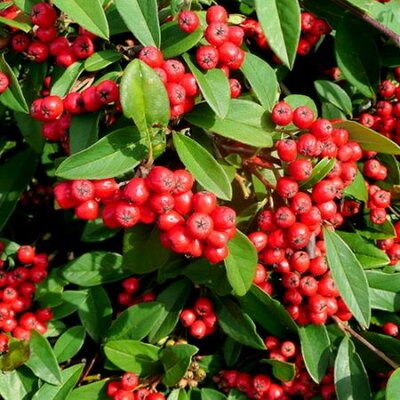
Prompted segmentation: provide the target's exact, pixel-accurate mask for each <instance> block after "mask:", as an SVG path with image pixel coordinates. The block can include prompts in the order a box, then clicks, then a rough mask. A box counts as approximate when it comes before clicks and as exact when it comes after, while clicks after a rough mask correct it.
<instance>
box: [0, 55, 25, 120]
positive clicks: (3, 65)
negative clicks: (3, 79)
mask: <svg viewBox="0 0 400 400" xmlns="http://www.w3.org/2000/svg"><path fill="white" fill-rule="evenodd" d="M0 71H1V72H3V73H4V74H6V75H7V77H8V79H9V81H10V84H9V86H8V88H7V89H6V91H5V92H3V93H2V94H1V96H0V101H1V102H2V103H3V104H4V105H5V106H6V107H8V108H11V109H12V110H14V111H16V112H21V113H25V114H28V113H29V107H28V104H26V100H25V97H24V94H23V93H22V89H21V86H20V84H19V82H18V79H17V77H16V76H15V74H14V71H13V70H12V68H11V67H10V66H9V65H8V63H7V61H6V59H5V58H4V53H2V54H1V56H0Z"/></svg>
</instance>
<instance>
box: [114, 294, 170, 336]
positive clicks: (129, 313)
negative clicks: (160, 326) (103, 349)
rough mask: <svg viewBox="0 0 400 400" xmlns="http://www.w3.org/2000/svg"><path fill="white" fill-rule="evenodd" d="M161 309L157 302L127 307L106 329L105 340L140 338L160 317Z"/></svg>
mask: <svg viewBox="0 0 400 400" xmlns="http://www.w3.org/2000/svg"><path fill="white" fill-rule="evenodd" d="M163 311H164V307H163V305H162V304H160V303H157V302H146V303H139V304H136V305H134V306H131V307H128V308H127V309H126V310H124V311H123V312H122V313H121V314H120V315H119V316H118V318H117V319H116V320H115V321H114V323H113V324H112V325H111V327H110V328H109V329H108V330H107V333H106V337H107V340H124V339H133V340H142V339H143V338H144V337H146V336H147V335H148V334H149V333H150V331H151V330H152V329H153V328H154V326H155V324H156V323H157V321H158V319H160V318H161V317H162V314H163Z"/></svg>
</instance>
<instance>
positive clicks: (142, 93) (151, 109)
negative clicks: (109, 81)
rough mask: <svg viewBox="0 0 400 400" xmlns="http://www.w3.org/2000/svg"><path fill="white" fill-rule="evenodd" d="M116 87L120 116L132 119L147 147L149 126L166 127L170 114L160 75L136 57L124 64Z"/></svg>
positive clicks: (149, 142)
mask: <svg viewBox="0 0 400 400" xmlns="http://www.w3.org/2000/svg"><path fill="white" fill-rule="evenodd" d="M129 18H131V17H129ZM119 88H120V99H121V105H122V110H123V112H124V115H125V116H126V117H127V118H132V119H133V121H134V122H135V124H136V126H137V128H138V129H139V131H140V133H141V134H142V135H143V137H145V138H146V141H147V142H146V145H147V147H148V148H149V149H150V148H151V142H152V137H153V136H154V134H153V132H152V128H153V127H154V128H165V127H167V125H168V122H169V117H170V104H169V99H168V95H167V91H166V89H165V86H164V84H163V82H162V81H161V78H160V76H159V75H158V74H157V72H156V71H154V70H153V68H151V67H149V66H148V65H147V64H145V63H144V62H143V61H140V60H139V59H136V60H133V61H131V62H130V63H129V64H128V66H127V67H126V69H125V71H124V74H123V76H122V79H121V83H120V86H119ZM133 93H134V95H132V94H133Z"/></svg>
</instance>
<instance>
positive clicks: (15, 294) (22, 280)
mask: <svg viewBox="0 0 400 400" xmlns="http://www.w3.org/2000/svg"><path fill="white" fill-rule="evenodd" d="M4 248H5V246H4V243H2V242H1V243H0V256H1V254H2V253H3V251H4ZM16 260H17V261H18V262H19V263H20V264H21V265H18V266H16V267H15V268H13V269H12V270H10V271H6V270H5V269H4V267H5V261H4V260H0V262H1V265H0V330H1V333H0V353H1V352H4V351H6V350H7V343H8V338H9V336H7V335H6V334H9V333H11V335H12V336H13V337H15V338H17V339H22V340H29V339H30V335H31V331H32V330H36V331H37V332H39V333H41V334H44V333H45V332H46V331H47V326H46V323H47V322H48V321H49V320H51V318H52V311H51V309H50V308H48V307H47V308H38V309H36V311H35V312H32V311H29V309H30V308H31V306H32V299H33V296H34V294H35V291H36V285H37V284H38V283H40V282H41V281H42V280H43V279H45V278H46V277H47V268H48V265H49V262H48V259H47V255H46V254H44V253H39V254H36V252H35V249H34V248H33V247H31V246H21V247H20V248H19V249H18V251H17V254H16Z"/></svg>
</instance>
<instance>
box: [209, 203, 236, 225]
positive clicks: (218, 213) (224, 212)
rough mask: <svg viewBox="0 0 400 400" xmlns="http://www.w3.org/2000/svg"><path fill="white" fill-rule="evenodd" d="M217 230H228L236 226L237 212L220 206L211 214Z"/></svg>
mask: <svg viewBox="0 0 400 400" xmlns="http://www.w3.org/2000/svg"><path fill="white" fill-rule="evenodd" d="M211 217H212V219H213V220H214V228H215V229H216V230H222V231H224V230H227V229H230V228H233V227H235V226H236V212H235V210H234V209H233V208H230V207H226V206H218V207H216V208H215V209H214V211H213V212H212V213H211Z"/></svg>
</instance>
